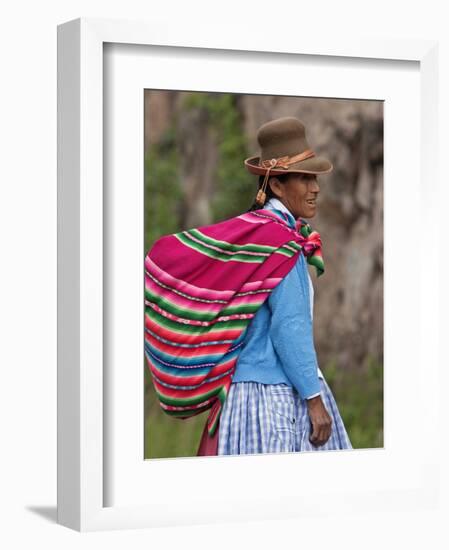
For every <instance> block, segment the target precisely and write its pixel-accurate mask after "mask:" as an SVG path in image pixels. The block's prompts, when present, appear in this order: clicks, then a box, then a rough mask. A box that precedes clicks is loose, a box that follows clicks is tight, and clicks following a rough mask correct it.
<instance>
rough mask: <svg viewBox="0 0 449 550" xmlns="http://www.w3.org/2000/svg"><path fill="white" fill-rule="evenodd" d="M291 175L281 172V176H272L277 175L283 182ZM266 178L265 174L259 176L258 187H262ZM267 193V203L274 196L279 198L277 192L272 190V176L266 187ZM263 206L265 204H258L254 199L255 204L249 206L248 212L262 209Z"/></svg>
mask: <svg viewBox="0 0 449 550" xmlns="http://www.w3.org/2000/svg"><path fill="white" fill-rule="evenodd" d="M289 176H290V173H287V174H281V175H280V176H272V177H276V178H277V179H278V180H279V181H280V182H281V183H285V182H286V181H287V180H288V178H289ZM270 177H271V176H270ZM264 178H265V176H259V184H258V189H260V188H261V187H262V184H263V180H264ZM265 193H266V195H267V197H266V199H265V203H267V202H268V201H269V200H270V199H271V198H273V197H274V198H278V197H277V196H276V195H275V193H273V191H272V190H271V186H270V178H268V183H267V186H266V188H265ZM261 208H263V206H260V205H259V204H257V203H256V199H254V202H253V204H252V205H251V206H250V207H249V208H248V210H247V212H252V211H253V210H260V209H261Z"/></svg>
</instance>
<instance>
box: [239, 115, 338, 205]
mask: <svg viewBox="0 0 449 550" xmlns="http://www.w3.org/2000/svg"><path fill="white" fill-rule="evenodd" d="M257 141H258V143H259V145H260V155H259V156H255V157H250V158H248V159H246V160H245V166H246V168H247V169H248V170H249V171H250V172H251V173H252V174H256V175H259V176H263V175H265V178H264V182H263V185H262V186H261V188H260V189H259V192H258V193H257V197H256V202H257V203H258V204H260V205H263V204H264V203H265V198H266V195H265V189H266V185H267V182H268V178H269V176H279V175H281V174H288V173H299V174H327V173H328V172H330V171H331V170H332V163H331V162H329V161H328V160H327V159H325V158H323V157H317V156H316V155H315V153H314V152H313V151H312V149H310V147H309V144H308V143H307V140H306V129H305V127H304V124H303V123H302V122H301V121H300V120H298V119H297V118H295V117H282V118H278V119H276V120H271V121H269V122H266V123H265V124H263V125H262V126H261V127H260V128H259V130H258V131H257Z"/></svg>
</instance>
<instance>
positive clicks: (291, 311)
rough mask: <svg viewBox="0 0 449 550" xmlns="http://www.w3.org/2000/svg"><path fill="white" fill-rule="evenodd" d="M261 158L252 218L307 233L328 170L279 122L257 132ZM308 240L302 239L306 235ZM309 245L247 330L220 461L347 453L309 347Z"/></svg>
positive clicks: (293, 122) (293, 128) (255, 162)
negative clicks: (261, 216) (260, 215)
mask: <svg viewBox="0 0 449 550" xmlns="http://www.w3.org/2000/svg"><path fill="white" fill-rule="evenodd" d="M257 139H258V142H259V145H260V147H261V153H260V156H259V157H252V158H250V159H247V160H246V161H245V166H246V168H247V169H248V170H249V171H250V172H251V173H253V174H256V175H259V192H258V194H257V198H256V201H255V203H254V204H253V206H252V207H251V208H250V209H249V211H255V210H263V209H266V210H271V211H273V212H274V213H276V214H277V215H279V216H280V217H283V219H284V220H286V221H287V223H288V224H289V226H290V227H291V228H292V229H297V230H298V231H300V230H301V229H302V228H308V225H307V223H306V222H305V220H304V219H303V218H313V217H314V216H315V214H316V209H317V203H316V201H317V196H318V193H319V191H320V189H319V186H318V182H317V175H319V174H324V173H328V172H330V171H331V170H332V164H331V163H330V162H329V161H328V160H326V159H324V158H322V157H316V156H315V154H314V153H313V151H312V150H311V149H310V147H309V146H308V143H307V141H306V137H305V128H304V126H303V124H302V123H301V122H300V121H299V120H298V119H296V118H293V117H284V118H281V119H277V120H274V121H270V122H268V123H266V124H264V125H263V126H262V127H261V128H260V129H259V131H258V135H257ZM305 234H307V233H305ZM305 256H307V245H306V246H305V247H304V249H303V251H302V252H301V253H300V254H299V255H298V259H297V261H296V264H295V266H294V268H293V269H292V270H291V271H290V272H289V273H288V274H287V275H286V276H285V277H284V278H283V280H282V281H281V282H280V283H279V284H278V285H277V286H276V288H275V289H274V290H273V291H272V292H271V295H270V296H269V298H268V299H267V300H266V301H265V302H264V304H263V305H262V306H261V307H260V308H259V310H258V311H257V313H256V315H255V316H254V318H253V319H252V321H251V323H250V325H249V326H248V328H247V330H246V333H245V339H244V343H243V345H242V348H241V351H240V354H239V357H238V361H237V365H236V369H235V372H234V375H233V379H232V384H231V386H230V389H229V393H228V396H227V399H226V401H225V403H224V406H223V410H222V413H221V416H220V424H219V435H218V449H217V452H218V454H219V455H220V454H221V455H226V454H227V455H234V454H252V453H270V452H297V451H309V450H333V449H352V445H351V442H350V440H349V437H348V434H347V432H346V429H345V426H344V424H343V420H342V418H341V416H340V413H339V410H338V407H337V404H336V402H335V399H334V396H333V394H332V392H331V390H330V388H329V386H328V384H327V382H326V380H325V378H324V376H323V374H322V372H321V370H320V369H319V367H318V364H317V359H316V353H315V349H314V343H313V327H312V319H313V286H312V283H311V280H310V276H309V273H308V270H307V261H306V257H305Z"/></svg>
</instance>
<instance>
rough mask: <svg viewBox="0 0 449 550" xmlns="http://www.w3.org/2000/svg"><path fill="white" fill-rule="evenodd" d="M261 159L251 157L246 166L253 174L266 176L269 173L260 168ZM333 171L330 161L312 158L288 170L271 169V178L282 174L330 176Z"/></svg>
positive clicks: (265, 169) (293, 165) (246, 161)
mask: <svg viewBox="0 0 449 550" xmlns="http://www.w3.org/2000/svg"><path fill="white" fill-rule="evenodd" d="M259 161H260V157H250V158H249V159H246V160H245V166H246V168H247V170H248V171H249V172H251V174H255V175H258V176H264V175H265V174H266V172H267V168H264V167H263V166H259ZM332 169H333V165H332V163H331V162H330V161H328V160H327V159H325V158H324V157H311V158H308V159H305V160H301V161H299V162H296V163H295V164H292V165H291V166H290V167H289V168H288V170H281V169H278V168H276V169H271V170H270V175H271V176H280V175H282V174H291V173H296V174H328V173H329V172H331V171H332Z"/></svg>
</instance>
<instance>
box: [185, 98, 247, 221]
mask: <svg viewBox="0 0 449 550" xmlns="http://www.w3.org/2000/svg"><path fill="white" fill-rule="evenodd" d="M237 97H238V96H237V95H235V94H217V93H204V92H193V93H191V94H189V95H188V96H186V98H185V100H184V104H183V107H184V108H185V109H204V110H205V111H207V113H208V119H209V121H210V127H211V130H212V131H213V133H214V136H215V138H216V141H217V144H218V166H217V173H216V184H215V186H214V197H213V200H212V204H211V207H212V217H213V218H214V219H215V220H216V221H219V220H222V219H226V218H230V217H232V216H235V215H237V214H241V213H242V212H244V211H245V210H247V209H248V208H249V206H250V205H251V204H252V201H253V198H254V196H255V192H256V189H257V183H256V180H255V178H254V176H251V174H249V172H248V171H247V170H246V168H245V167H244V165H243V161H244V159H245V158H247V157H248V156H249V155H248V152H247V150H246V143H245V135H244V131H243V128H242V127H241V123H240V120H241V117H240V114H239V111H238V108H237Z"/></svg>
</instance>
